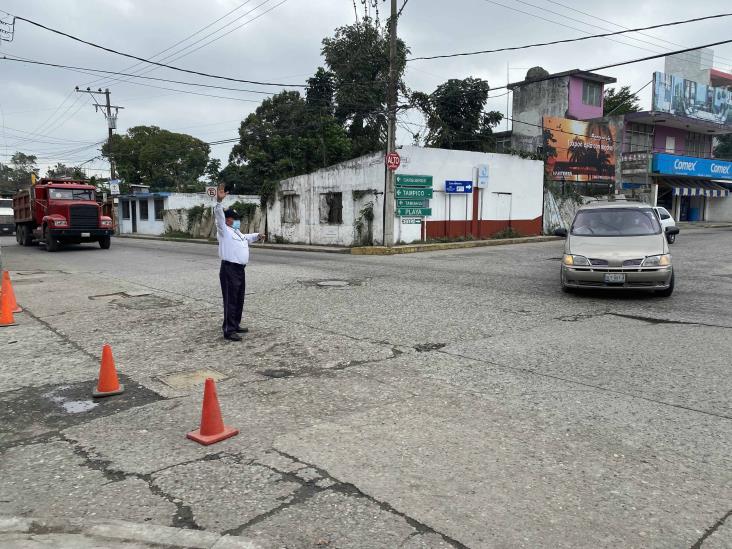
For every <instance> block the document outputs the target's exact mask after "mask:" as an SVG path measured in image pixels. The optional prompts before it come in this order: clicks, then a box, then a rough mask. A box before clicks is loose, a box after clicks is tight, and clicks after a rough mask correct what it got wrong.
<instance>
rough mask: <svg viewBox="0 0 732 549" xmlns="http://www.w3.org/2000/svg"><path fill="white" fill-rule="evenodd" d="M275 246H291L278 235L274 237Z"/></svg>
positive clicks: (285, 239)
mask: <svg viewBox="0 0 732 549" xmlns="http://www.w3.org/2000/svg"><path fill="white" fill-rule="evenodd" d="M274 240H275V244H289V243H290V241H289V240H288V239H287V238H285V237H284V236H282V235H279V234H276V235H275V237H274Z"/></svg>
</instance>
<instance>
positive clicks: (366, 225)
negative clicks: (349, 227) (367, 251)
mask: <svg viewBox="0 0 732 549" xmlns="http://www.w3.org/2000/svg"><path fill="white" fill-rule="evenodd" d="M373 223H374V203H373V202H368V203H366V205H365V206H364V207H363V208H361V210H360V211H359V212H358V217H357V218H356V219H355V221H354V226H355V228H356V234H357V235H358V243H359V244H360V245H362V246H372V245H373V243H374V234H373Z"/></svg>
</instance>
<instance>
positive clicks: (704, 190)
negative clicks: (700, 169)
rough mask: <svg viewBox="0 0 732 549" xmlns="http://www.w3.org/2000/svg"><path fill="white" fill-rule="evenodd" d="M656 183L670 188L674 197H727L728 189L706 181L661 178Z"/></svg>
mask: <svg viewBox="0 0 732 549" xmlns="http://www.w3.org/2000/svg"><path fill="white" fill-rule="evenodd" d="M656 182H657V183H658V184H659V185H666V186H668V187H671V188H672V189H673V192H674V196H706V197H708V198H723V197H726V196H729V190H728V189H726V188H724V187H722V185H719V184H717V183H714V182H712V181H708V180H699V179H682V178H673V177H663V178H658V179H657V180H656Z"/></svg>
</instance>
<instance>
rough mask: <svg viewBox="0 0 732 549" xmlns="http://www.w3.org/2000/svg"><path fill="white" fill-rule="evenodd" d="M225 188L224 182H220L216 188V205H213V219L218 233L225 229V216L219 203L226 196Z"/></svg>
mask: <svg viewBox="0 0 732 549" xmlns="http://www.w3.org/2000/svg"><path fill="white" fill-rule="evenodd" d="M226 194H227V193H226V190H225V189H224V184H223V183H221V184H220V185H219V188H218V189H217V190H216V205H215V206H214V219H215V220H216V230H217V231H218V232H219V233H224V232H225V231H226V218H225V217H224V205H223V204H222V203H221V202H222V201H223V200H224V198H226Z"/></svg>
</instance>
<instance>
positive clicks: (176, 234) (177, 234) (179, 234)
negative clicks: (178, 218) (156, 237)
mask: <svg viewBox="0 0 732 549" xmlns="http://www.w3.org/2000/svg"><path fill="white" fill-rule="evenodd" d="M163 236H164V237H165V238H193V235H192V234H191V233H187V232H185V231H174V230H172V229H168V230H166V231H165V234H163Z"/></svg>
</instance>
